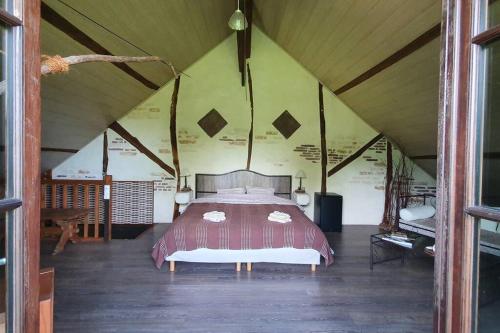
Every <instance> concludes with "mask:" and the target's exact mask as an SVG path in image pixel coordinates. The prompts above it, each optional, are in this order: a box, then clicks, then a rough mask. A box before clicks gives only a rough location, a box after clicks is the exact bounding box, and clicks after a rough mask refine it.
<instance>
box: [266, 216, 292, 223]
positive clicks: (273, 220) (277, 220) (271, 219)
mask: <svg viewBox="0 0 500 333" xmlns="http://www.w3.org/2000/svg"><path fill="white" fill-rule="evenodd" d="M267 220H268V221H271V222H278V223H288V222H292V220H291V219H288V220H283V219H275V218H272V217H271V216H269V217H268V218H267Z"/></svg>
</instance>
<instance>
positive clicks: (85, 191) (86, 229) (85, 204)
mask: <svg viewBox="0 0 500 333" xmlns="http://www.w3.org/2000/svg"><path fill="white" fill-rule="evenodd" d="M83 208H89V185H87V184H85V185H83ZM88 237H89V223H88V219H85V220H84V221H83V238H88Z"/></svg>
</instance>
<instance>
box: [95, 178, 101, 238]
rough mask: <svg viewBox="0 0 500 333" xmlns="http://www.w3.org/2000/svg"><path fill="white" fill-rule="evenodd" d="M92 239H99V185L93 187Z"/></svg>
mask: <svg viewBox="0 0 500 333" xmlns="http://www.w3.org/2000/svg"><path fill="white" fill-rule="evenodd" d="M94 186H95V192H94V238H96V239H97V238H99V220H100V219H101V216H100V215H101V214H100V212H99V202H100V200H99V197H100V196H101V191H100V187H99V184H96V185H94Z"/></svg>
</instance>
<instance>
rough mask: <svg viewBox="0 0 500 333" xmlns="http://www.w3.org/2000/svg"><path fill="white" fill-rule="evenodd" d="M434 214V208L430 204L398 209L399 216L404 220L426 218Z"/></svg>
mask: <svg viewBox="0 0 500 333" xmlns="http://www.w3.org/2000/svg"><path fill="white" fill-rule="evenodd" d="M434 214H436V208H434V207H432V206H430V205H425V206H418V207H411V208H403V209H401V210H400V211H399V217H400V218H401V219H402V220H404V221H414V220H421V219H428V218H429V217H433V216H434Z"/></svg>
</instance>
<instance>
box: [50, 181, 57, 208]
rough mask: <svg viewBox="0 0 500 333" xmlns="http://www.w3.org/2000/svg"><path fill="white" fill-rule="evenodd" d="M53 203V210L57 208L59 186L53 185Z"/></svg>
mask: <svg viewBox="0 0 500 333" xmlns="http://www.w3.org/2000/svg"><path fill="white" fill-rule="evenodd" d="M50 189H51V192H52V193H51V194H52V195H51V201H52V208H57V185H56V184H52V185H51V187H50Z"/></svg>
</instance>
